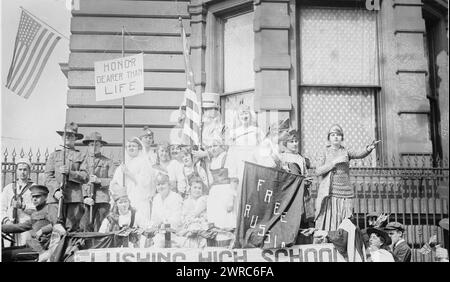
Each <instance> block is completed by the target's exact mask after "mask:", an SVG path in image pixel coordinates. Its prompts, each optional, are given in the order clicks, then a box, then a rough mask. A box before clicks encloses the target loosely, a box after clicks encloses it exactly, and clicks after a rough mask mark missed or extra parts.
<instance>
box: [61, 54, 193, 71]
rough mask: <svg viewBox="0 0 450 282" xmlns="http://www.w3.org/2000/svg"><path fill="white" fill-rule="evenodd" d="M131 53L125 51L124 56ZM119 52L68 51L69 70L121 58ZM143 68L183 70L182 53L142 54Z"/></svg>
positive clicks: (92, 67)
mask: <svg viewBox="0 0 450 282" xmlns="http://www.w3.org/2000/svg"><path fill="white" fill-rule="evenodd" d="M129 55H133V54H131V53H126V54H125V56H129ZM121 57H122V54H120V53H70V55H69V68H70V70H77V69H83V70H94V62H96V61H106V60H112V59H117V58H121ZM144 69H145V70H164V71H166V70H167V71H183V72H184V59H183V55H181V54H180V55H176V54H144Z"/></svg>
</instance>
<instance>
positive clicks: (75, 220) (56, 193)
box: [45, 122, 89, 232]
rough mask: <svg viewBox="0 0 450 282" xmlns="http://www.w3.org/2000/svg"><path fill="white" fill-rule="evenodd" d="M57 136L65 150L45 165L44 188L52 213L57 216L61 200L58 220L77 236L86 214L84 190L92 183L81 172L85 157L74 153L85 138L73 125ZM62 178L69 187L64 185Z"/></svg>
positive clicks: (84, 172) (67, 126) (84, 173)
mask: <svg viewBox="0 0 450 282" xmlns="http://www.w3.org/2000/svg"><path fill="white" fill-rule="evenodd" d="M56 132H57V133H58V134H59V135H61V136H62V138H63V140H64V138H65V143H66V148H65V149H63V150H57V151H55V152H53V153H52V154H50V156H49V158H48V160H47V163H46V164H45V185H46V186H47V187H48V189H49V190H50V196H49V198H48V204H49V209H50V210H51V212H56V213H57V214H58V201H59V199H60V198H61V197H62V198H63V208H62V211H61V212H62V218H58V220H60V221H62V222H61V223H62V224H63V225H64V226H65V228H66V230H67V231H68V232H78V231H81V228H80V221H81V218H82V217H83V214H84V212H85V207H84V204H83V201H84V199H83V193H82V187H81V186H82V184H84V183H87V182H88V180H89V176H88V173H87V171H86V170H84V169H81V163H82V162H83V159H84V156H83V154H82V153H80V151H78V150H76V149H75V141H76V140H80V139H83V134H80V133H78V126H77V125H76V124H75V123H73V122H71V123H68V124H66V126H65V129H64V131H56ZM64 152H65V156H64ZM64 160H65V164H64ZM63 175H65V178H66V183H63V179H64V177H63ZM64 184H65V185H64Z"/></svg>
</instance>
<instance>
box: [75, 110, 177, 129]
mask: <svg viewBox="0 0 450 282" xmlns="http://www.w3.org/2000/svg"><path fill="white" fill-rule="evenodd" d="M172 112H173V110H153V109H151V110H148V109H133V110H128V111H125V121H126V124H130V125H132V124H154V125H175V123H174V122H170V121H169V119H170V115H171V113H172ZM67 121H73V122H76V123H80V124H102V125H103V124H105V125H107V124H116V125H120V124H122V110H121V109H96V108H92V109H80V108H69V109H67Z"/></svg>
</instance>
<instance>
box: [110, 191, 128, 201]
mask: <svg viewBox="0 0 450 282" xmlns="http://www.w3.org/2000/svg"><path fill="white" fill-rule="evenodd" d="M112 197H113V200H114V201H115V202H117V200H119V199H120V198H125V197H126V198H128V194H127V189H125V188H120V189H118V190H116V191H114V193H112Z"/></svg>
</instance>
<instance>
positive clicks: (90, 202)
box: [81, 132, 115, 232]
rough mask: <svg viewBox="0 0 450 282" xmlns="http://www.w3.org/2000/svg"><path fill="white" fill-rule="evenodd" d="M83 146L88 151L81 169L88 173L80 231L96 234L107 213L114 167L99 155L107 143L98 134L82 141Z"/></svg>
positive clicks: (110, 161)
mask: <svg viewBox="0 0 450 282" xmlns="http://www.w3.org/2000/svg"><path fill="white" fill-rule="evenodd" d="M83 144H85V145H87V146H88V149H87V153H86V156H85V158H84V160H83V163H82V164H81V169H82V170H85V171H87V172H88V173H89V182H88V183H87V184H83V198H84V200H83V202H84V203H85V204H86V208H87V210H86V212H85V213H84V215H83V218H82V220H81V229H82V230H83V231H90V232H92V231H94V232H97V231H98V229H99V228H100V225H101V224H102V222H103V219H104V218H105V217H106V216H107V214H108V212H109V208H110V205H109V202H110V197H109V183H110V182H111V178H112V177H113V175H114V170H115V166H114V165H113V162H112V160H110V159H109V158H107V157H105V156H104V155H102V153H101V149H102V147H103V145H106V144H108V143H107V142H106V141H104V140H103V139H102V135H101V134H100V133H98V132H92V133H91V134H89V136H87V137H86V138H85V139H84V140H83ZM90 209H92V211H90ZM91 212H92V218H91ZM91 220H92V222H91Z"/></svg>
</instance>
